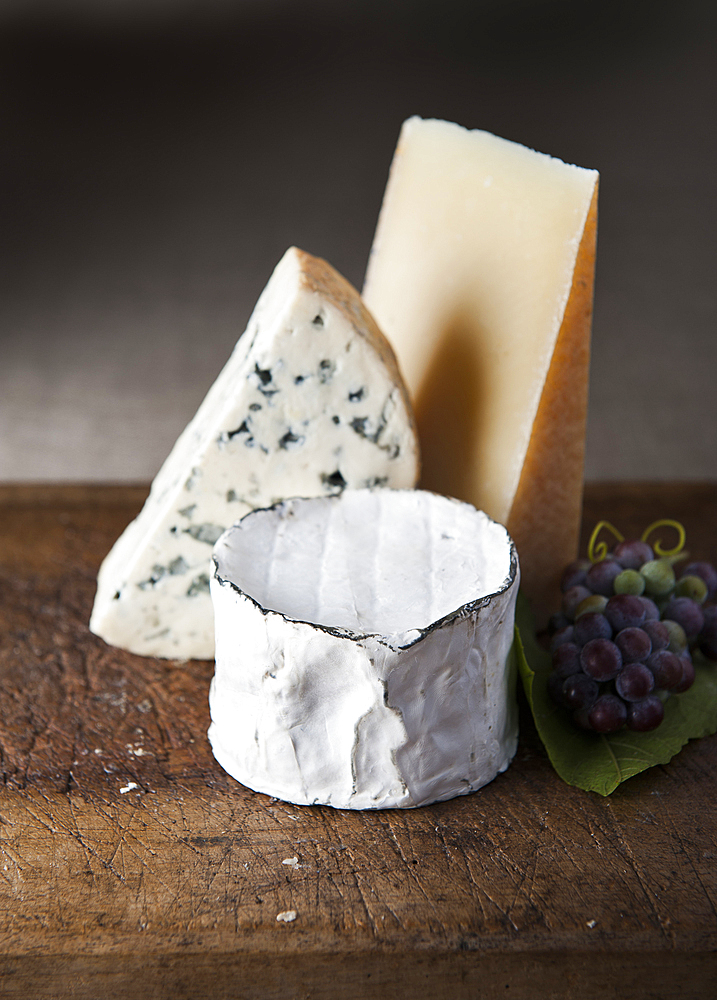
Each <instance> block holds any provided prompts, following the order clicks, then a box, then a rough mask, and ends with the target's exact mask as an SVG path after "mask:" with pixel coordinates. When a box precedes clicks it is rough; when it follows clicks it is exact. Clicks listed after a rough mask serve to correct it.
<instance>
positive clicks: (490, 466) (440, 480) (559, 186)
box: [363, 118, 598, 614]
mask: <svg viewBox="0 0 717 1000" xmlns="http://www.w3.org/2000/svg"><path fill="white" fill-rule="evenodd" d="M597 180H598V175H597V173H596V171H593V170H585V169H582V168H580V167H575V166H571V165H569V164H566V163H563V162H562V161H560V160H557V159H554V158H552V157H549V156H546V155H544V154H542V153H536V152H534V151H533V150H530V149H527V148H526V147H524V146H520V145H518V144H517V143H513V142H508V141H507V140H505V139H500V138H498V137H496V136H494V135H491V134H490V133H488V132H482V131H469V130H467V129H464V128H461V127H460V126H458V125H454V124H451V123H449V122H443V121H435V120H421V119H419V118H411V119H409V120H408V121H407V122H405V123H404V126H403V129H402V131H401V136H400V140H399V144H398V147H397V150H396V154H395V157H394V161H393V164H392V167H391V173H390V177H389V182H388V186H387V188H386V194H385V197H384V202H383V206H382V208H381V214H380V218H379V223H378V228H377V231H376V237H375V240H374V245H373V248H372V251H371V257H370V260H369V266H368V271H367V275H366V283H365V287H364V292H363V296H364V300H365V302H366V303H367V305H368V307H369V309H370V310H371V311H372V313H373V314H374V316H375V317H376V319H377V321H378V323H379V324H380V325H381V328H382V329H383V331H384V332H385V334H386V336H387V337H388V338H389V340H390V341H391V343H392V345H393V347H394V349H395V351H396V354H397V356H398V359H399V364H400V365H401V369H402V371H403V373H404V376H405V378H406V382H407V384H408V387H409V391H410V393H411V395H412V397H413V403H414V409H415V413H416V420H417V424H418V429H419V438H420V441H421V449H422V461H423V476H422V480H421V485H422V486H423V487H425V488H427V489H433V490H436V491H438V492H441V493H447V494H449V495H452V496H455V497H458V498H460V499H463V500H468V501H470V502H471V503H472V504H474V505H475V506H477V507H479V508H481V509H483V510H485V511H486V512H487V513H488V514H489V515H490V516H491V517H493V518H495V519H496V520H497V521H500V522H501V523H503V524H506V525H507V526H508V530H509V531H510V533H511V535H512V536H513V538H514V539H515V541H516V544H517V546H518V552H519V554H520V559H521V566H522V572H523V585H524V587H525V589H526V591H527V592H528V595H529V597H531V599H532V602H533V604H534V607H535V609H536V611H538V613H539V614H540V613H541V612H542V610H543V608H542V606H543V604H544V602H545V601H548V602H550V601H553V600H554V597H553V596H552V594H549V592H548V591H549V589H550V588H551V587H552V586H553V584H554V583H555V582H556V580H557V575H558V574H559V572H560V568H561V566H562V565H563V564H564V563H565V562H567V561H569V560H570V559H571V558H573V557H574V555H575V550H576V547H577V540H578V532H579V522H580V507H581V497H582V475H583V449H584V436H585V418H586V408H587V382H588V360H589V338H590V321H591V312H592V284H593V267H594V256H595V216H596V207H597V201H596V193H597ZM546 553H547V555H546ZM546 588H547V589H546Z"/></svg>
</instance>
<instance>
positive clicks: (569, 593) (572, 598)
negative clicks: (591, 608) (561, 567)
mask: <svg viewBox="0 0 717 1000" xmlns="http://www.w3.org/2000/svg"><path fill="white" fill-rule="evenodd" d="M591 596H592V595H591V593H590V591H589V590H588V588H587V587H582V586H580V585H577V586H575V587H570V589H569V590H566V591H565V593H564V594H563V603H562V611H563V614H564V615H566V617H568V618H570V619H572V618H574V617H575V610H576V608H577V606H578V604H580V602H581V601H584V600H585V598H586V597H591Z"/></svg>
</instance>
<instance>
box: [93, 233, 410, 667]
mask: <svg viewBox="0 0 717 1000" xmlns="http://www.w3.org/2000/svg"><path fill="white" fill-rule="evenodd" d="M417 477H418V446H417V441H416V434H415V431H414V425H413V417H412V413H411V408H410V404H409V401H408V396H407V393H406V390H405V387H404V385H403V382H402V380H401V376H400V374H399V372H398V368H397V366H396V360H395V357H394V355H393V352H392V351H391V348H390V347H389V345H388V343H387V342H386V340H385V338H384V337H383V335H382V334H381V332H380V331H379V329H378V327H377V326H376V324H375V322H374V321H373V319H372V318H371V316H370V315H369V313H368V311H367V310H366V308H365V307H364V306H363V304H362V302H361V300H360V298H359V296H358V293H357V292H356V291H355V289H354V288H352V287H351V285H349V283H348V282H347V281H345V280H344V279H343V278H342V277H341V276H340V275H339V274H338V273H337V272H336V271H334V269H333V268H331V267H330V266H329V265H328V264H327V263H326V262H325V261H322V260H319V259H317V258H315V257H311V256H310V255H309V254H306V253H303V252H302V251H300V250H297V249H294V248H292V249H290V250H288V251H287V253H286V254H285V256H284V257H283V259H282V260H281V262H280V263H279V265H278V266H277V268H276V270H275V271H274V274H273V275H272V277H271V280H270V281H269V283H268V285H267V287H266V289H265V290H264V292H263V293H262V296H261V298H260V299H259V302H258V303H257V306H256V309H255V310H254V313H253V315H252V317H251V319H250V320H249V325H248V328H247V330H246V332H245V333H244V334H243V336H242V337H241V338H240V340H239V342H238V344H237V346H236V348H235V350H234V353H233V354H232V356H231V358H230V359H229V361H228V363H227V365H226V366H225V368H224V370H223V371H222V372H221V374H220V375H219V377H218V379H217V381H216V382H215V383H214V385H213V386H212V388H211V389H210V391H209V393H208V395H207V397H206V399H205V400H204V402H203V403H202V405H201V406H200V408H199V410H198V411H197V414H196V416H195V417H194V419H193V420H192V421H191V423H190V424H189V425H188V426H187V428H186V429H185V431H184V432H183V434H182V435H181V436H180V438H179V440H178V441H177V443H176V444H175V446H174V449H173V450H172V452H171V454H170V455H169V457H168V458H167V460H166V462H165V463H164V465H163V467H162V469H161V470H160V472H159V474H158V475H157V477H156V479H155V481H154V483H153V484H152V490H151V493H150V496H149V498H148V500H147V502H146V504H145V506H144V508H143V510H142V511H141V513H140V515H139V516H138V517H137V519H136V520H135V521H133V522H132V524H130V525H129V527H128V528H127V529H126V531H125V532H124V534H123V535H122V536H121V537H120V538H119V540H118V541H117V543H116V544H115V546H114V548H113V549H112V551H111V552H110V553H109V555H108V556H107V558H106V559H105V561H104V563H103V565H102V567H101V569H100V574H99V578H98V588H97V597H96V600H95V606H94V610H93V612H92V619H91V621H90V628H91V629H92V631H93V632H95V633H96V634H97V635H100V636H102V638H103V639H105V640H106V641H107V642H109V643H111V644H113V645H116V646H121V647H123V648H125V649H128V650H130V651H132V652H134V653H140V654H144V655H152V656H164V657H169V658H175V659H179V658H211V657H212V656H213V655H214V626H213V615H212V605H211V600H210V597H209V576H210V572H211V571H210V557H211V551H212V546H213V544H214V542H216V540H217V539H218V538H219V536H220V535H221V534H222V532H223V531H224V529H225V528H227V527H229V526H230V525H231V524H233V523H234V522H235V521H237V520H238V519H239V518H241V517H242V516H243V515H244V514H246V513H248V512H249V511H250V510H253V509H255V508H257V507H266V506H269V505H271V504H273V503H275V502H276V501H277V500H279V499H281V498H283V497H287V496H317V495H319V496H320V495H331V494H334V493H338V492H340V491H341V490H342V489H343V488H344V487H345V486H351V487H356V488H359V487H367V486H377V485H379V486H380V485H388V486H395V487H411V486H414V485H415V483H416V479H417Z"/></svg>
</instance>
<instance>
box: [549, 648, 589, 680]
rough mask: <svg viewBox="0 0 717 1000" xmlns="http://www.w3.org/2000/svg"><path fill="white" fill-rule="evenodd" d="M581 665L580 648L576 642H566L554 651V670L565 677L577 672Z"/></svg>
mask: <svg viewBox="0 0 717 1000" xmlns="http://www.w3.org/2000/svg"><path fill="white" fill-rule="evenodd" d="M580 670H582V667H581V666H580V649H579V648H578V647H577V646H576V645H575V643H574V642H564V643H563V644H562V646H558V648H557V649H556V650H555V652H554V653H553V671H554V672H557V673H559V674H560V676H561V677H562V678H563V679H565V678H566V677H569V676H570V674H577V673H578V672H579V671H580Z"/></svg>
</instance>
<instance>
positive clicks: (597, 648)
mask: <svg viewBox="0 0 717 1000" xmlns="http://www.w3.org/2000/svg"><path fill="white" fill-rule="evenodd" d="M580 665H581V666H582V668H583V670H584V671H585V673H586V674H588V676H590V677H592V678H593V679H594V680H596V681H611V680H612V679H613V677H617V674H618V671H619V670H620V667H621V666H622V656H621V655H620V650H619V649H618V648H617V646H616V645H615V643H614V642H610V640H609V639H591V640H590V642H587V643H586V644H585V645H584V646H583V648H582V649H581V650H580Z"/></svg>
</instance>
